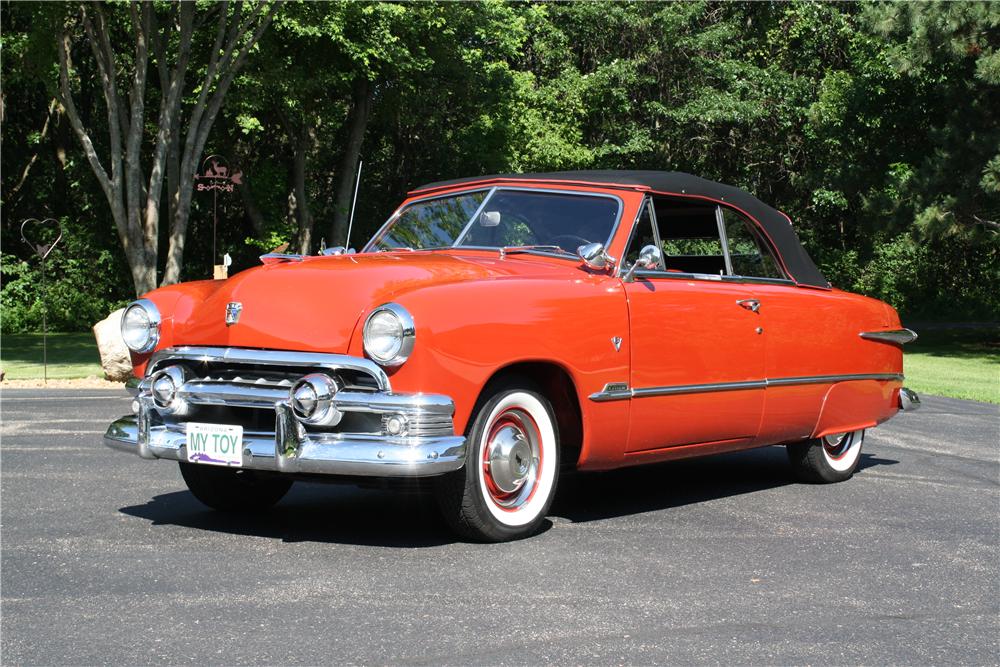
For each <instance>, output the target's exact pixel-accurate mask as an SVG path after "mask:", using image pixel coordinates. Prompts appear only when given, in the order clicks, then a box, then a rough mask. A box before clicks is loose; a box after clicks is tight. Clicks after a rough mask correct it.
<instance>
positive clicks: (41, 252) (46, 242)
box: [21, 218, 62, 261]
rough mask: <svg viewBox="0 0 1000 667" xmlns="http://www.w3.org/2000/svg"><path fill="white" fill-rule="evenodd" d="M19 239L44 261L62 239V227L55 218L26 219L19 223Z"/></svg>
mask: <svg viewBox="0 0 1000 667" xmlns="http://www.w3.org/2000/svg"><path fill="white" fill-rule="evenodd" d="M28 237H31V238H28ZM21 239H22V240H23V241H24V242H25V243H27V244H28V245H29V246H30V247H31V249H32V250H34V251H35V254H36V255H38V256H39V257H41V258H42V260H43V261H44V260H45V258H46V257H48V256H49V253H50V252H52V249H53V248H55V247H56V244H57V243H59V241H60V239H62V225H60V224H59V221H58V220H56V219H55V218H45V219H44V220H39V219H37V218H28V219H27V220H25V221H24V222H22V223H21Z"/></svg>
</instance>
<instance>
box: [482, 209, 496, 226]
mask: <svg viewBox="0 0 1000 667" xmlns="http://www.w3.org/2000/svg"><path fill="white" fill-rule="evenodd" d="M499 224H500V211H483V212H482V214H480V216H479V226H480V227H496V226H497V225H499Z"/></svg>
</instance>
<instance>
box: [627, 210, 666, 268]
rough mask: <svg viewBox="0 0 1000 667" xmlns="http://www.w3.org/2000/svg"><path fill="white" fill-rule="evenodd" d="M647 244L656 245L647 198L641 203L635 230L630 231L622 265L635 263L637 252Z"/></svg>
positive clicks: (628, 265)
mask: <svg viewBox="0 0 1000 667" xmlns="http://www.w3.org/2000/svg"><path fill="white" fill-rule="evenodd" d="M648 245H652V246H655V245H656V236H655V235H654V234H653V217H652V216H651V215H650V206H649V200H648V199H647V200H646V201H644V202H643V204H642V212H641V213H640V214H639V219H638V220H637V221H636V223H635V231H634V232H633V233H632V240H631V241H629V244H628V251H626V253H625V262H624V263H623V264H622V266H623V267H625V268H626V269H627V268H628V267H630V266H632V265H633V264H635V262H636V260H638V259H639V253H641V252H642V249H643V248H644V247H646V246H648ZM659 268H660V269H662V268H663V267H662V266H661V267H659Z"/></svg>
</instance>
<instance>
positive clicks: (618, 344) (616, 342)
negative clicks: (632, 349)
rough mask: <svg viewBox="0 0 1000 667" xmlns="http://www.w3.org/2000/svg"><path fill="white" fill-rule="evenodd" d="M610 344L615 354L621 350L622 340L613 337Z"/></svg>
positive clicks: (618, 337) (619, 337)
mask: <svg viewBox="0 0 1000 667" xmlns="http://www.w3.org/2000/svg"><path fill="white" fill-rule="evenodd" d="M611 344H612V345H614V346H615V352H620V351H621V349H622V339H621V336H615V337H614V338H612V339H611Z"/></svg>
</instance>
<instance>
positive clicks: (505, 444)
mask: <svg viewBox="0 0 1000 667" xmlns="http://www.w3.org/2000/svg"><path fill="white" fill-rule="evenodd" d="M486 447H487V449H486V460H487V461H489V466H490V476H491V477H492V478H493V483H494V484H496V485H497V487H498V488H499V489H500V490H501V491H503V492H504V493H511V492H513V491H517V490H518V489H519V488H521V485H523V484H524V480H525V479H526V478H527V476H528V471H529V469H530V462H531V445H529V444H528V439H527V438H525V437H524V433H522V432H521V430H520V429H518V428H517V427H516V426H514V425H511V424H508V425H506V426H504V427H503V428H501V429H500V430H499V431H497V433H496V435H494V436H493V439H492V440H490V442H489V444H488V445H487V446H486Z"/></svg>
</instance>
